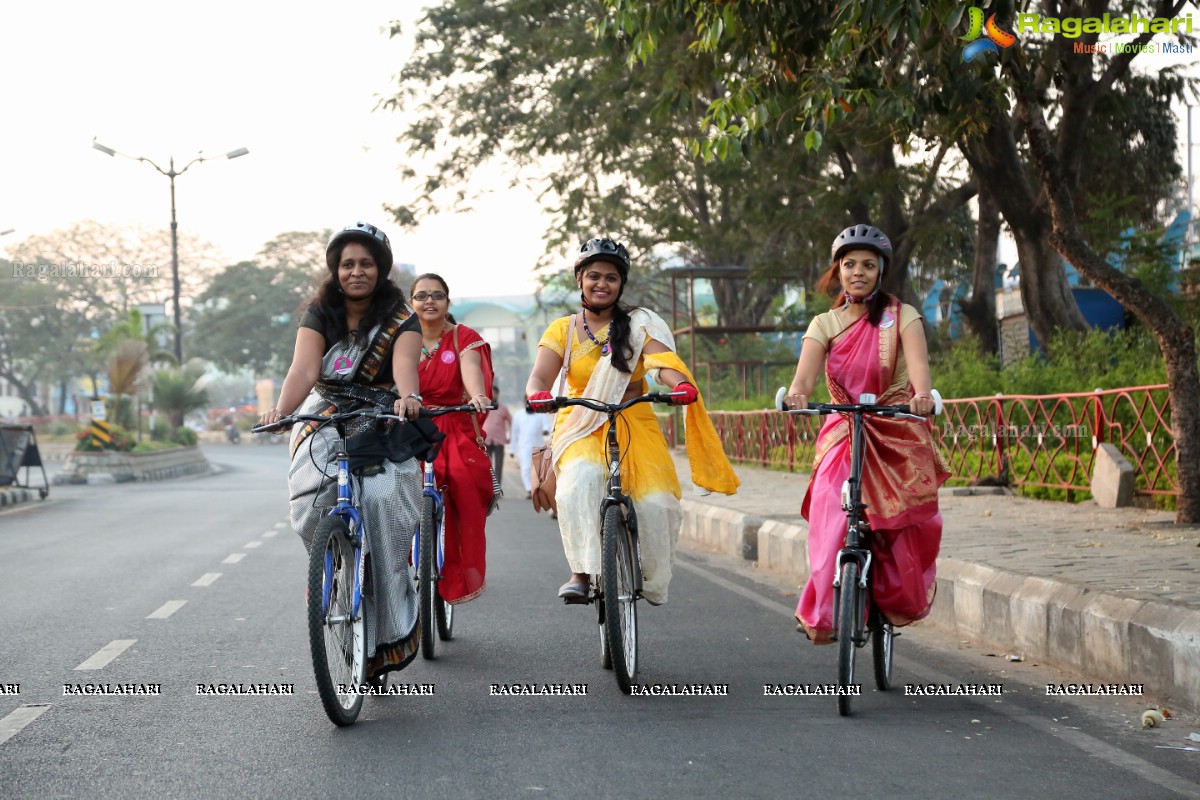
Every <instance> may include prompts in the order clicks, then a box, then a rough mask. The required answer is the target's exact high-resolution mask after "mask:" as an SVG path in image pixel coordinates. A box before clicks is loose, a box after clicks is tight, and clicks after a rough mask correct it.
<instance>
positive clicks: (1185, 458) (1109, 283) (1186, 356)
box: [1015, 76, 1200, 524]
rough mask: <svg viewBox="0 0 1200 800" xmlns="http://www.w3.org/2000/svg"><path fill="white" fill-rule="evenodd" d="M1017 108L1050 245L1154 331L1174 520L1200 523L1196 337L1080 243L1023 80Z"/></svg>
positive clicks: (1160, 302) (1163, 304) (1067, 195)
mask: <svg viewBox="0 0 1200 800" xmlns="http://www.w3.org/2000/svg"><path fill="white" fill-rule="evenodd" d="M1015 86H1016V89H1017V109H1018V112H1019V114H1020V118H1021V122H1022V124H1023V125H1024V127H1025V133H1026V136H1027V137H1028V138H1029V146H1030V151H1031V152H1032V154H1033V157H1034V161H1035V162H1036V164H1037V166H1038V171H1039V173H1040V174H1041V182H1042V185H1043V187H1045V191H1046V194H1047V197H1048V199H1049V205H1050V213H1051V218H1052V219H1053V222H1054V231H1053V233H1052V234H1051V237H1050V240H1051V242H1052V243H1053V245H1054V247H1055V249H1056V250H1058V252H1060V253H1062V255H1063V257H1064V258H1067V259H1069V260H1070V261H1071V263H1072V264H1074V265H1075V268H1076V269H1078V270H1079V271H1080V272H1081V273H1082V274H1084V275H1086V276H1087V277H1088V278H1089V279H1091V281H1092V282H1093V283H1095V284H1096V285H1097V286H1099V287H1100V288H1102V289H1104V290H1105V291H1106V292H1108V293H1109V294H1111V295H1112V296H1113V297H1115V298H1116V299H1117V301H1118V302H1119V303H1120V304H1121V305H1122V306H1124V307H1125V308H1126V309H1127V310H1128V311H1130V312H1131V313H1133V314H1134V315H1135V316H1136V317H1137V318H1138V319H1139V320H1141V321H1142V323H1143V324H1144V325H1146V327H1147V328H1149V329H1150V330H1152V331H1153V332H1154V336H1155V339H1156V340H1157V341H1158V346H1159V349H1161V350H1162V354H1163V362H1164V364H1165V366H1166V370H1167V390H1168V393H1169V396H1170V402H1171V428H1172V432H1173V433H1174V435H1175V464H1176V480H1177V481H1178V483H1179V497H1178V499H1177V505H1176V510H1175V519H1176V521H1177V522H1179V523H1180V524H1195V523H1197V522H1200V409H1198V408H1197V403H1196V398H1197V397H1200V371H1198V370H1197V366H1196V332H1195V331H1194V330H1192V327H1191V326H1190V325H1189V324H1188V323H1187V322H1186V321H1184V320H1183V319H1182V318H1181V317H1180V316H1179V314H1177V313H1176V312H1175V309H1174V308H1172V307H1171V305H1170V303H1168V302H1167V301H1166V300H1164V299H1163V298H1161V297H1159V296H1158V295H1156V294H1154V293H1152V292H1151V291H1150V290H1148V289H1147V288H1146V286H1145V284H1143V283H1142V282H1141V281H1140V280H1138V279H1137V278H1134V277H1132V276H1130V275H1126V274H1125V273H1123V272H1121V271H1119V270H1117V269H1114V268H1113V267H1112V266H1110V265H1109V264H1108V262H1106V261H1105V260H1104V259H1103V258H1102V257H1101V256H1100V255H1099V254H1097V253H1096V252H1095V251H1093V250H1092V249H1091V247H1089V246H1088V245H1087V243H1086V241H1085V240H1084V237H1083V235H1082V232H1081V231H1080V229H1079V222H1078V219H1077V218H1076V216H1075V202H1074V197H1073V195H1072V193H1071V190H1070V189H1069V188H1068V186H1067V182H1066V180H1065V179H1064V175H1063V170H1062V165H1061V164H1060V163H1059V161H1058V159H1057V157H1056V156H1055V152H1054V148H1053V145H1052V143H1051V137H1050V132H1049V129H1048V127H1047V125H1046V119H1045V117H1044V116H1043V114H1042V110H1041V108H1040V106H1038V104H1037V98H1036V96H1035V95H1034V93H1033V91H1032V90H1031V88H1030V86H1029V83H1028V82H1027V81H1025V82H1023V81H1022V80H1021V79H1020V76H1017V79H1016V81H1015Z"/></svg>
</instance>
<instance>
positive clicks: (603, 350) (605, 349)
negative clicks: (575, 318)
mask: <svg viewBox="0 0 1200 800" xmlns="http://www.w3.org/2000/svg"><path fill="white" fill-rule="evenodd" d="M605 327H606V328H608V336H605V337H604V341H603V342H602V341H600V340H599V339H597V338H596V337H595V336H594V335H593V334H592V329H591V328H589V327H588V324H587V314H584V315H583V332H584V333H586V334H587V337H588V338H589V339H591V340H592V344H595V345H596V346H597V347H599V348H600V355H602V356H606V355H608V354H609V352H611V351H612V348H611V347H609V345H608V342H609V340H610V339H612V323H611V322H610V323H608V325H606V326H605Z"/></svg>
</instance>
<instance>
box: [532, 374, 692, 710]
mask: <svg viewBox="0 0 1200 800" xmlns="http://www.w3.org/2000/svg"><path fill="white" fill-rule="evenodd" d="M680 394H681V393H679V392H651V393H649V394H643V395H639V396H638V397H634V398H632V399H630V400H627V401H625V402H624V403H602V402H600V401H599V400H592V399H590V398H587V397H555V398H554V399H553V400H551V401H541V404H549V403H553V404H554V407H555V408H564V407H566V406H583V407H584V408H590V409H591V410H593V411H598V412H600V413H603V414H606V415H607V416H608V434H607V437H608V438H607V442H608V486H607V491H608V494H607V495H606V496H605V498H604V500H603V501H601V503H600V520H601V522H600V540H601V548H602V551H601V559H600V574H599V575H592V576H591V581H590V583H591V585H590V591H589V593H588V595H587V596H586V597H584V598H582V599H574V600H572V599H567V598H564V602H566V603H568V604H572V605H573V604H583V605H590V604H592V603H595V604H596V606H597V618H598V619H597V621H598V622H599V625H600V664H601V666H602V667H603V668H604V669H611V670H612V671H613V674H614V675H615V676H616V679H617V685H618V686H619V687H620V688H621V691H622V692H624V693H625V694H630V693H631V692H632V691H633V685H634V683H635V682H636V680H637V667H638V636H637V601H638V600H639V599H641V591H642V570H641V564H640V559H639V555H638V525H637V512H636V511H635V510H634V507H633V500H632V499H631V498H630V497H629V496H628V495H627V494H625V492H624V489H623V488H622V486H621V448H620V444H619V443H618V441H617V417H618V416H619V415H620V413H621V412H622V411H624V410H625V409H627V408H629V407H631V406H634V405H637V404H638V403H670V402H671V399H672V398H673V397H677V396H679V395H680Z"/></svg>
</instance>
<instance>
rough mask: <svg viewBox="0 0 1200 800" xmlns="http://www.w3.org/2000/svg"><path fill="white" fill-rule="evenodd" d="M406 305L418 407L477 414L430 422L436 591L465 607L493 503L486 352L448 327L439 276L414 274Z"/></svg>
mask: <svg viewBox="0 0 1200 800" xmlns="http://www.w3.org/2000/svg"><path fill="white" fill-rule="evenodd" d="M409 300H410V301H411V303H412V307H413V310H414V311H415V312H416V316H417V319H419V320H420V331H421V338H422V342H421V350H420V366H419V367H418V370H417V371H418V373H419V375H420V380H421V389H420V394H421V402H422V403H424V405H426V406H430V407H436V406H454V405H464V404H470V405H472V406H474V407H475V409H476V411H477V412H478V413H477V414H447V415H446V416H442V417H437V418H436V419H435V420H434V422H435V424H436V425H437V426H438V428H439V429H440V430H441V431H442V433H444V434H445V435H446V439H445V440H444V441H443V442H442V445H441V449H440V450H439V452H438V457H437V460H436V461H435V462H434V471H435V474H436V476H437V483H438V486H445V487H446V493H445V497H444V501H445V509H446V516H445V520H446V541H445V562H444V563H443V565H442V574H441V578H439V579H438V593H439V594H440V595H441V596H442V599H443V600H445V601H446V602H447V603H452V604H455V603H465V602H467V601H468V600H474V599H475V598H476V597H478V596H479V595H481V594H483V592H484V589H485V588H486V581H485V578H486V562H487V539H486V537H485V535H484V524H485V523H486V521H487V515H488V507H489V506H490V504H491V502H492V473H491V470H490V469H489V468H488V467H489V464H490V463H491V461H490V459H489V458H488V454H487V451H486V449H485V448H484V445H483V439H482V435H481V433H480V430H481V428H480V425H481V422H482V419H481V416H480V415H483V414H484V409H486V408H487V407H488V405H489V404H490V403H491V398H490V397H489V395H488V390H489V387H490V386H491V384H492V356H491V348H490V347H489V346H488V343H487V342H485V341H484V340H483V339H482V338H480V336H479V334H478V333H476V332H475V331H473V330H471V329H470V328H468V327H467V326H466V325H457V324H455V323H454V321H453V318H452V317H451V316H450V287H449V286H448V285H447V284H446V281H445V280H443V279H442V278H441V277H440V276H438V275H434V274H432V273H428V274H425V275H420V276H418V277H417V279H416V280H415V281H413V285H412V290H411V292H410V293H409Z"/></svg>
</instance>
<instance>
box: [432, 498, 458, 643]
mask: <svg viewBox="0 0 1200 800" xmlns="http://www.w3.org/2000/svg"><path fill="white" fill-rule="evenodd" d="M437 529H438V559H437V564H438V575H439V576H440V575H441V565H442V560H443V558H442V554H444V553H445V552H446V515H445V514H444V513H443V514H442V518H441V519H439V520H438V525H437ZM438 585H439V586H440V585H441V584H438ZM435 595H436V596H435V597H434V598H433V604H434V610H435V611H436V612H437V613H436V614H434V616H435V617H437V632H438V638H439V639H441V640H442V641H443V642H449V641H451V640H453V639H454V606H452V605H450V604H449V603H447V602H446V601H445V600H443V599H442V595H441V590H440V589H439V590H437V591H436V592H435Z"/></svg>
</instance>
